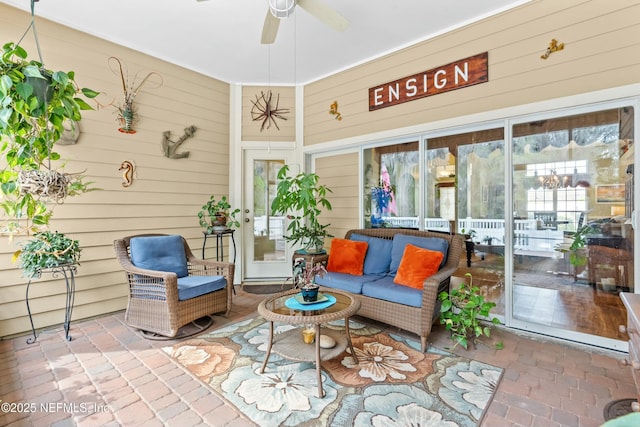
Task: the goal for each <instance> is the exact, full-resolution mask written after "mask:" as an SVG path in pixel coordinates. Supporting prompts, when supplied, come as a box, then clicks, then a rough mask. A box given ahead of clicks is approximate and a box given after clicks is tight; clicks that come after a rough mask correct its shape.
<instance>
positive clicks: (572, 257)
mask: <svg viewBox="0 0 640 427" xmlns="http://www.w3.org/2000/svg"><path fill="white" fill-rule="evenodd" d="M593 231H594V230H593V227H591V226H590V225H583V226H582V227H580V228H578V229H577V230H576V232H575V233H573V234H572V235H571V236H570V237H569V238H570V239H571V245H569V247H567V246H566V245H565V244H558V245H556V246H555V248H554V249H555V250H556V251H558V252H562V253H568V254H569V262H570V263H571V265H573V266H574V267H582V266H584V265H586V264H587V254H586V253H585V251H584V250H582V249H583V248H584V247H585V246H587V235H588V234H593Z"/></svg>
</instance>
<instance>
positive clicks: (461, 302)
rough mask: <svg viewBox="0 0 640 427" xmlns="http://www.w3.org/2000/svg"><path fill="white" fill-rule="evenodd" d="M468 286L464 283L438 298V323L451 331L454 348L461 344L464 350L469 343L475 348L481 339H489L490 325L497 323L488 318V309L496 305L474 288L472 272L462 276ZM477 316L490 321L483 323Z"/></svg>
mask: <svg viewBox="0 0 640 427" xmlns="http://www.w3.org/2000/svg"><path fill="white" fill-rule="evenodd" d="M465 276H467V277H468V278H469V283H466V281H463V282H462V283H461V284H460V286H459V287H457V288H454V289H452V290H451V291H449V292H446V291H445V292H441V293H440V295H438V299H439V300H440V301H441V302H442V305H441V307H440V323H441V324H443V325H445V327H446V329H447V330H448V331H450V332H451V339H452V340H453V341H454V342H455V344H454V346H453V347H454V348H455V346H456V345H458V344H460V345H461V346H462V347H464V348H465V349H467V348H468V345H469V342H471V343H472V344H473V345H474V346H475V344H476V343H477V342H478V339H479V338H481V337H482V336H486V337H490V336H491V325H492V324H495V325H497V324H499V323H500V320H499V319H498V318H496V317H493V318H489V316H490V312H491V309H492V308H493V307H495V306H496V304H495V303H494V302H491V301H486V300H485V298H484V296H483V295H482V294H481V293H480V288H478V287H477V286H473V277H472V275H471V273H467V274H465ZM480 317H484V318H486V319H488V320H489V323H488V324H486V325H485V324H483V323H482V320H481V319H480Z"/></svg>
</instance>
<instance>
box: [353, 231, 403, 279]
mask: <svg viewBox="0 0 640 427" xmlns="http://www.w3.org/2000/svg"><path fill="white" fill-rule="evenodd" d="M350 239H351V240H356V241H359V242H367V243H368V244H369V248H368V249H367V255H366V256H365V258H364V267H363V269H362V274H381V273H383V274H386V273H388V272H389V265H390V264H391V248H392V247H393V241H392V240H391V239H382V238H380V237H373V236H365V235H364V234H352V235H351V237H350Z"/></svg>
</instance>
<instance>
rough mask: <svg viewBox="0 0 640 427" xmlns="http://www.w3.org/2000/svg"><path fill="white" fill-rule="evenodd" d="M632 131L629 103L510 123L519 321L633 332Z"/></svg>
mask: <svg viewBox="0 0 640 427" xmlns="http://www.w3.org/2000/svg"><path fill="white" fill-rule="evenodd" d="M633 133H634V129H633V108H632V107H620V108H611V109H607V110H601V111H593V112H585V113H581V114H575V115H567V116H563V117H551V118H544V119H541V120H535V121H528V122H524V123H518V124H515V125H514V126H513V127H512V142H513V145H512V147H513V150H512V151H513V154H512V156H513V210H514V217H515V218H517V219H515V220H514V223H513V236H514V237H513V246H512V249H513V254H514V261H513V278H514V279H513V287H512V290H513V293H512V304H513V321H514V322H515V325H516V326H523V325H524V327H526V328H528V329H533V330H538V331H541V332H549V333H551V334H553V335H556V336H562V337H566V338H572V337H575V338H578V337H577V334H585V335H583V336H580V337H579V338H578V339H579V340H580V341H584V342H591V343H593V344H598V345H603V346H607V347H614V348H615V347H616V344H615V342H616V340H621V341H623V340H626V339H627V338H626V337H625V336H623V334H621V333H620V332H619V331H618V325H623V324H625V323H626V314H625V309H624V307H623V306H622V304H621V302H620V298H619V295H618V294H619V293H620V292H623V291H624V292H634V284H633V283H634V272H633V258H634V257H633V254H634V248H633V246H634V245H633V228H632V226H631V216H632V211H633V190H632V189H633V180H634V175H633V172H634V170H633V169H634V167H633V166H634V161H633V157H634V156H633V152H634V146H633ZM587 335H590V336H592V337H587Z"/></svg>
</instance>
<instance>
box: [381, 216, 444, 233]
mask: <svg viewBox="0 0 640 427" xmlns="http://www.w3.org/2000/svg"><path fill="white" fill-rule="evenodd" d="M382 220H383V221H384V222H385V223H387V224H389V225H390V226H391V227H406V228H419V227H418V217H415V216H384V217H382ZM424 230H433V231H442V232H445V233H449V232H451V226H450V223H449V220H447V219H444V218H425V219H424Z"/></svg>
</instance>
